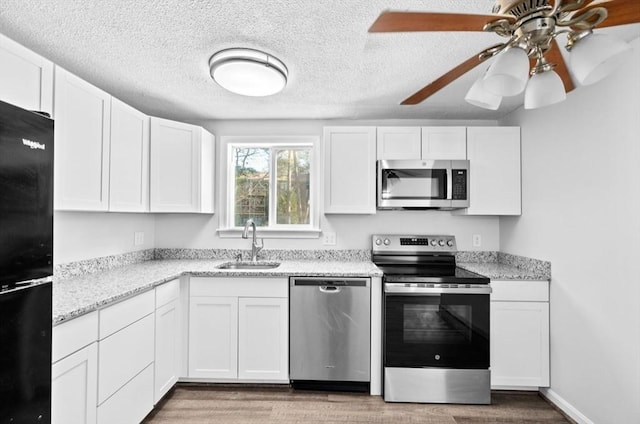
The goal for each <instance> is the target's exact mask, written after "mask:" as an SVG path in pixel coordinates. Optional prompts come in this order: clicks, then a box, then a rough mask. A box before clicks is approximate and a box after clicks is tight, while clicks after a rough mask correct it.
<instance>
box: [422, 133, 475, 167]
mask: <svg viewBox="0 0 640 424" xmlns="http://www.w3.org/2000/svg"><path fill="white" fill-rule="evenodd" d="M422 159H429V160H438V159H444V160H464V159H467V128H466V127H422Z"/></svg>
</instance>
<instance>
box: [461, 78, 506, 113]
mask: <svg viewBox="0 0 640 424" xmlns="http://www.w3.org/2000/svg"><path fill="white" fill-rule="evenodd" d="M483 79H484V75H483V76H481V77H480V78H478V79H477V80H476V82H474V83H473V85H472V86H471V88H470V89H469V91H468V92H467V95H466V96H465V97H464V99H465V100H466V101H467V103H469V104H472V105H474V106H478V107H481V108H483V109H489V110H497V109H498V107H500V103H501V102H502V97H501V96H497V95H495V94H493V93H490V92H488V91H487V90H485V89H484V85H483Z"/></svg>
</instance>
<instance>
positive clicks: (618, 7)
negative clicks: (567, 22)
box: [581, 0, 640, 28]
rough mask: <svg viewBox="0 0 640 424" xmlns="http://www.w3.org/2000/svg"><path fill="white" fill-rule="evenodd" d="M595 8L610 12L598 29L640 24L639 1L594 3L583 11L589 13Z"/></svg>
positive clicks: (623, 0) (626, 0)
mask: <svg viewBox="0 0 640 424" xmlns="http://www.w3.org/2000/svg"><path fill="white" fill-rule="evenodd" d="M594 7H605V8H606V9H607V12H608V13H607V19H605V20H604V21H603V22H602V23H601V24H600V25H598V26H597V28H605V27H611V26H617V25H626V24H635V23H638V22H640V2H638V0H609V1H603V2H600V3H592V4H590V5H589V6H587V7H585V8H584V9H581V11H587V10H590V9H592V8H594Z"/></svg>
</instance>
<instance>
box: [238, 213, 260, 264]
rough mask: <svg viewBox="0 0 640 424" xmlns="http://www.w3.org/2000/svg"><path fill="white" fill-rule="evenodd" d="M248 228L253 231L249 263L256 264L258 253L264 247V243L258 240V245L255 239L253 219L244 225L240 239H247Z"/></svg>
mask: <svg viewBox="0 0 640 424" xmlns="http://www.w3.org/2000/svg"><path fill="white" fill-rule="evenodd" d="M249 226H251V227H252V229H253V240H252V241H251V261H252V262H256V261H257V260H258V252H259V251H261V250H262V248H263V247H264V241H263V240H262V239H260V244H258V240H257V239H256V223H255V222H253V219H247V222H245V224H244V230H242V238H244V239H246V238H249Z"/></svg>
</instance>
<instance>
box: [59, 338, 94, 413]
mask: <svg viewBox="0 0 640 424" xmlns="http://www.w3.org/2000/svg"><path fill="white" fill-rule="evenodd" d="M97 378H98V347H97V343H95V342H94V343H92V344H90V345H89V346H87V347H85V348H83V349H81V350H79V351H77V352H76V353H73V354H71V355H69V356H67V357H66V358H64V359H61V360H59V361H58V362H56V363H54V364H53V366H52V368H51V379H52V380H51V422H52V423H53V424H76V423H77V424H95V422H96V398H97V389H98V385H97Z"/></svg>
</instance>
